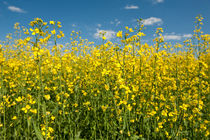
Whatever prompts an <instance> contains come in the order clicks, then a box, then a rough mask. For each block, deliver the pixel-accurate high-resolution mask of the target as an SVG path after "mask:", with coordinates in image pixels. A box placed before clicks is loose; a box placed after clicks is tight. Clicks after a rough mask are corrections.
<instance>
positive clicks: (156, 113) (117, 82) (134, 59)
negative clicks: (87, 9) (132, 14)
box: [0, 16, 210, 140]
mask: <svg viewBox="0 0 210 140" xmlns="http://www.w3.org/2000/svg"><path fill="white" fill-rule="evenodd" d="M202 19H203V18H202V17H201V16H198V17H197V18H196V22H195V24H196V26H195V30H194V35H193V37H192V38H191V39H187V40H185V41H184V42H183V43H182V44H179V43H177V44H174V45H172V44H170V43H167V42H165V41H164V37H163V35H162V34H163V29H162V28H157V30H156V36H155V38H154V40H153V44H154V45H151V46H150V45H148V44H147V43H144V44H143V43H142V38H143V37H144V36H145V34H144V33H143V29H144V25H143V22H142V20H138V27H137V28H135V29H134V28H130V27H126V30H125V31H119V32H118V33H117V34H116V38H118V40H120V41H118V43H114V42H111V41H108V40H107V39H106V37H105V36H104V34H102V41H103V44H101V45H94V43H93V42H89V41H88V40H87V39H82V38H81V37H80V33H79V32H75V31H72V33H71V38H70V42H69V43H67V44H65V45H59V44H58V43H57V42H58V41H59V39H61V38H64V37H65V35H64V33H63V32H62V31H61V30H60V29H61V27H62V25H61V23H60V22H56V21H50V22H44V21H43V20H42V19H40V18H36V19H34V21H31V22H30V27H29V28H26V27H21V26H20V24H19V23H16V24H15V26H14V28H15V33H14V34H8V35H7V36H6V40H5V41H1V42H0V139H2V140H8V139H27V140H31V139H39V140H44V139H46V140H47V139H58V140H62V139H65V140H66V139H113V140H115V139H132V140H135V139H136V140H137V139H140V140H141V139H142V140H143V139H148V140H149V139H151V140H155V139H157V140H159V139H172V140H190V139H202V140H207V139H209V135H210V116H209V115H210V114H209V113H210V110H209V109H210V94H209V93H210V90H209V81H210V77H209V76H210V69H209V65H210V53H209V52H210V48H209V45H210V35H208V34H204V33H203V31H202V28H201V27H202ZM50 42H51V43H50Z"/></svg>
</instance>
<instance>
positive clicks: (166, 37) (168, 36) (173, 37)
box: [163, 33, 192, 40]
mask: <svg viewBox="0 0 210 140" xmlns="http://www.w3.org/2000/svg"><path fill="white" fill-rule="evenodd" d="M191 37H192V34H182V35H176V34H175V33H173V34H166V35H164V36H163V38H164V40H181V39H186V38H191Z"/></svg>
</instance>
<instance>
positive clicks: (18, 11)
mask: <svg viewBox="0 0 210 140" xmlns="http://www.w3.org/2000/svg"><path fill="white" fill-rule="evenodd" d="M8 9H9V10H10V11H12V12H17V13H26V11H24V10H23V9H21V8H19V7H15V6H9V7H8Z"/></svg>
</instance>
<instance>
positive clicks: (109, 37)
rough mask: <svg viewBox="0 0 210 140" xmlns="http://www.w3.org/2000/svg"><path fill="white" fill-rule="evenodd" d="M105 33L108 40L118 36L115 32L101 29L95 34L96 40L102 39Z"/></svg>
mask: <svg viewBox="0 0 210 140" xmlns="http://www.w3.org/2000/svg"><path fill="white" fill-rule="evenodd" d="M103 33H104V36H105V37H106V38H107V39H112V38H115V34H116V32H115V31H113V30H99V29H97V31H96V33H95V34H94V38H96V39H97V38H101V37H102V34H103Z"/></svg>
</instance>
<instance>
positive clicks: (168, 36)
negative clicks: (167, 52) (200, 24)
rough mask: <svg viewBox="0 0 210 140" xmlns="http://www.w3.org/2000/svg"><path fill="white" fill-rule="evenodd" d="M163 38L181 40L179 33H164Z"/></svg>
mask: <svg viewBox="0 0 210 140" xmlns="http://www.w3.org/2000/svg"><path fill="white" fill-rule="evenodd" d="M163 38H164V39H165V40H181V39H182V36H180V35H164V36H163Z"/></svg>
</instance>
